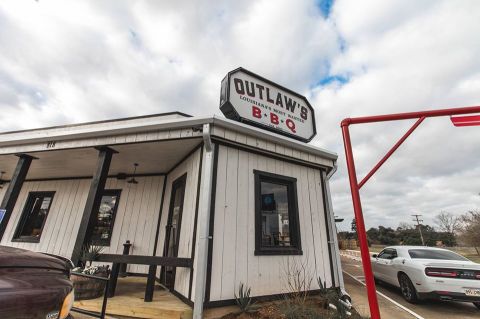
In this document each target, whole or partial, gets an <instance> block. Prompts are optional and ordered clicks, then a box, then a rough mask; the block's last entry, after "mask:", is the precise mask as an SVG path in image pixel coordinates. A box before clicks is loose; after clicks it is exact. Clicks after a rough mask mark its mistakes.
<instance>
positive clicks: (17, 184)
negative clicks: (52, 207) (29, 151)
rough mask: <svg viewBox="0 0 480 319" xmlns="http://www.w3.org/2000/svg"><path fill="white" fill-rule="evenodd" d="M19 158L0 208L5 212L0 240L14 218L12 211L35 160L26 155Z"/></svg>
mask: <svg viewBox="0 0 480 319" xmlns="http://www.w3.org/2000/svg"><path fill="white" fill-rule="evenodd" d="M17 156H18V157H19V158H18V162H17V167H16V168H15V171H14V172H13V174H12V178H11V179H10V183H9V184H8V188H7V191H6V192H5V195H4V196H3V200H2V204H1V206H0V208H2V209H4V210H5V215H4V216H3V219H2V221H1V223H0V240H1V239H2V237H3V234H4V233H5V230H6V229H7V224H8V221H9V220H10V216H12V211H13V209H14V208H15V204H16V203H17V198H18V195H19V194H20V190H21V189H22V186H23V182H24V181H25V177H26V176H27V173H28V169H29V168H30V164H31V163H32V159H34V158H35V157H33V156H30V155H26V154H19V155H17Z"/></svg>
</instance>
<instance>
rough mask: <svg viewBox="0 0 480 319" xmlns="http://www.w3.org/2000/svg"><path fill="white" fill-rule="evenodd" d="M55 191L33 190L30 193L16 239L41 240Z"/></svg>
mask: <svg viewBox="0 0 480 319" xmlns="http://www.w3.org/2000/svg"><path fill="white" fill-rule="evenodd" d="M53 194H54V193H53V192H32V193H30V194H29V195H28V199H27V202H26V203H25V208H24V210H23V213H22V217H21V220H20V224H19V228H18V229H17V232H16V234H15V237H14V238H15V239H28V240H32V241H35V242H38V241H39V240H40V236H41V235H42V230H43V226H44V225H45V221H46V219H47V215H48V211H49V210H50V206H51V203H52V200H53Z"/></svg>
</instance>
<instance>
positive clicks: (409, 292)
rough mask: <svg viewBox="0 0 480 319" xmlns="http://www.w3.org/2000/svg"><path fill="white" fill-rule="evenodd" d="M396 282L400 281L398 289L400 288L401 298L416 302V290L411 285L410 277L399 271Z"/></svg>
mask: <svg viewBox="0 0 480 319" xmlns="http://www.w3.org/2000/svg"><path fill="white" fill-rule="evenodd" d="M398 282H399V283H400V289H401V290H402V296H403V299H405V300H406V301H408V302H409V303H417V302H418V296H417V290H416V289H415V287H414V286H413V284H412V281H411V280H410V278H408V276H407V275H406V274H404V273H401V274H400V275H399V276H398Z"/></svg>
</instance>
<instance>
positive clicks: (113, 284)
mask: <svg viewBox="0 0 480 319" xmlns="http://www.w3.org/2000/svg"><path fill="white" fill-rule="evenodd" d="M119 269H120V264H118V263H113V265H112V272H111V273H110V281H109V282H108V298H112V297H114V296H115V289H116V288H117V280H118V271H119Z"/></svg>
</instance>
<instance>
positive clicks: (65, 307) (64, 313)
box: [58, 289, 75, 319]
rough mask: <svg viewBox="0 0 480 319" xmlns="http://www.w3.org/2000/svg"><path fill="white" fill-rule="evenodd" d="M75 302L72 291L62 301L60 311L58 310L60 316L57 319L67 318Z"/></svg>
mask: <svg viewBox="0 0 480 319" xmlns="http://www.w3.org/2000/svg"><path fill="white" fill-rule="evenodd" d="M74 300H75V294H74V293H73V289H72V291H70V293H69V294H68V295H67V296H66V297H65V299H63V304H62V309H61V310H60V315H59V316H58V318H59V319H65V318H67V317H68V314H69V313H70V309H72V306H73V302H74Z"/></svg>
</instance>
